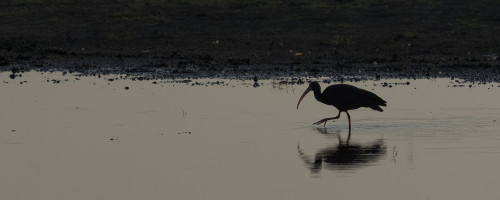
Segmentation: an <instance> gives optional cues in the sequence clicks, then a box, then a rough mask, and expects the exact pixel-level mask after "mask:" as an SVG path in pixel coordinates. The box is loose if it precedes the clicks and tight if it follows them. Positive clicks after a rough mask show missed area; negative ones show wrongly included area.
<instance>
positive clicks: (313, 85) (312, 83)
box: [297, 81, 321, 110]
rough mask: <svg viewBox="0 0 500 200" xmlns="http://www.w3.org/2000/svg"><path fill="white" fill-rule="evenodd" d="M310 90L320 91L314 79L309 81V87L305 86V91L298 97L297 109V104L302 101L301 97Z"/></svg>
mask: <svg viewBox="0 0 500 200" xmlns="http://www.w3.org/2000/svg"><path fill="white" fill-rule="evenodd" d="M310 91H321V86H320V85H319V83H318V82H316V81H314V82H311V83H309V87H307V89H306V91H304V93H303V94H302V96H301V97H300V99H299V103H297V110H298V109H299V104H300V102H301V101H302V99H303V98H304V97H305V96H306V95H307V93H309V92H310Z"/></svg>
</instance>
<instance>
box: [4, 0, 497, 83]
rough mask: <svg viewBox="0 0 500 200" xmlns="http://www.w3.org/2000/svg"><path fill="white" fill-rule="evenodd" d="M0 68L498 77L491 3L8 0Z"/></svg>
mask: <svg viewBox="0 0 500 200" xmlns="http://www.w3.org/2000/svg"><path fill="white" fill-rule="evenodd" d="M0 4H1V6H0V15H2V16H3V17H2V18H0V68H1V69H2V70H3V71H12V70H13V71H16V70H17V71H27V70H41V71H66V72H81V73H84V74H88V75H99V74H109V73H113V74H128V75H130V76H133V77H141V78H145V79H163V78H203V77H212V78H217V77H221V78H232V77H240V78H248V79H250V78H253V77H255V76H257V77H259V78H260V79H268V78H275V77H283V76H285V77H324V76H327V77H332V79H333V80H342V79H361V80H362V79H381V78H382V79H383V78H432V77H452V78H453V77H457V78H463V79H466V80H469V81H481V82H499V81H500V78H499V75H498V74H499V73H498V71H499V70H500V61H499V60H498V59H497V56H498V53H499V52H500V37H498V33H500V28H499V27H500V17H499V16H498V14H497V13H498V10H500V4H498V3H496V2H495V1H488V0H486V1H480V2H469V1H438V2H436V1H418V2H407V1H396V0H394V1H392V0H389V1H383V2H380V1H371V0H368V1H356V0H354V1H328V2H327V1H300V0H294V1H278V0H275V1H236V0H234V1H232V0H219V1H215V0H214V1H195V0H188V1H176V0H174V1H169V2H163V3H159V2H156V1H147V0H143V1H117V0H105V1H94V2H92V1H90V2H89V1H85V2H80V1H65V2H63V3H61V2H55V1H50V0H42V1H36V2H32V1H7V2H3V3H0Z"/></svg>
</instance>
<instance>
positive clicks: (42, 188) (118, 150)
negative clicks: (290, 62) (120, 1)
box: [0, 72, 500, 200]
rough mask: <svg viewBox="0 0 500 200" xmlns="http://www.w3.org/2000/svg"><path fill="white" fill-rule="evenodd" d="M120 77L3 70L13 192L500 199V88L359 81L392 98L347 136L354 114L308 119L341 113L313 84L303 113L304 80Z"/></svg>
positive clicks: (1, 149) (365, 113) (1, 137)
mask: <svg viewBox="0 0 500 200" xmlns="http://www.w3.org/2000/svg"><path fill="white" fill-rule="evenodd" d="M110 78H114V76H109V77H106V78H104V77H103V78H100V79H99V78H97V77H78V76H73V75H65V76H63V75H62V74H60V73H39V72H29V73H24V74H22V77H17V78H16V79H10V78H9V74H7V73H2V74H0V79H2V80H1V82H0V94H1V95H2V101H3V103H2V104H0V112H2V115H1V118H0V127H1V129H0V144H1V145H0V158H1V159H2V162H1V164H0V192H1V194H2V197H3V198H5V199H50V200H53V199H120V200H124V199H310V198H316V199H332V198H335V199H363V198H370V199H473V198H479V199H495V198H498V197H499V196H500V191H499V190H498V188H500V175H498V169H499V168H500V133H499V132H500V125H499V123H500V122H499V121H498V120H499V119H498V116H499V114H500V101H499V99H500V87H498V84H487V85H476V84H474V85H471V88H469V86H468V85H469V84H466V86H465V87H453V86H454V85H457V83H456V82H455V80H450V79H434V80H381V81H366V82H349V84H352V85H356V86H358V87H362V88H365V89H369V90H371V91H373V92H374V93H376V94H378V95H379V96H381V97H382V98H383V99H385V100H386V101H387V102H388V106H387V107H384V112H377V111H373V110H370V109H367V108H363V109H358V110H354V111H351V112H350V114H351V117H352V132H351V136H350V137H349V133H348V130H347V128H348V122H347V117H346V115H345V114H344V113H343V114H342V115H341V118H340V119H338V120H336V121H335V122H329V123H327V126H326V127H323V126H315V125H311V124H312V123H313V122H316V121H318V120H320V119H322V118H325V117H333V116H335V115H336V114H337V111H336V109H335V108H333V107H331V106H326V105H323V104H321V103H318V102H317V101H316V100H315V99H314V97H313V95H312V94H310V95H308V96H306V98H304V100H303V101H302V103H301V105H300V107H299V109H298V110H297V109H296V105H297V101H298V99H299V97H300V95H301V94H302V92H303V91H304V90H305V89H306V88H307V85H277V84H273V82H272V81H259V82H260V83H261V86H260V87H256V88H254V87H252V84H253V81H246V82H245V81H238V80H193V81H192V82H190V83H187V84H186V83H179V82H171V81H156V84H153V81H132V80H121V79H116V80H113V81H109V80H108V79H110ZM76 79H79V80H76ZM53 80H54V81H53ZM55 80H60V83H57V81H55ZM24 81H26V82H24ZM216 81H224V84H218V85H217V84H215V85H210V86H206V85H202V86H191V85H192V84H193V83H194V82H202V83H206V82H216ZM383 82H387V83H389V84H390V85H392V86H393V87H382V85H383ZM406 82H409V83H410V84H409V85H406V84H394V83H406ZM374 84H375V85H374ZM321 85H322V86H323V88H324V87H325V86H326V85H327V84H324V83H322V84H321ZM126 87H128V89H125V88H126Z"/></svg>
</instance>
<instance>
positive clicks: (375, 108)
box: [370, 105, 384, 112]
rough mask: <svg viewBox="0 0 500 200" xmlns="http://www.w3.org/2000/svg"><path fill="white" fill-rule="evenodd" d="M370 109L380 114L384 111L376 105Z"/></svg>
mask: <svg viewBox="0 0 500 200" xmlns="http://www.w3.org/2000/svg"><path fill="white" fill-rule="evenodd" d="M370 108H371V109H373V110H378V111H380V112H382V111H384V110H382V108H380V106H378V105H373V106H370Z"/></svg>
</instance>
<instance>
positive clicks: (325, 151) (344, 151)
mask: <svg viewBox="0 0 500 200" xmlns="http://www.w3.org/2000/svg"><path fill="white" fill-rule="evenodd" d="M316 131H317V132H318V133H321V134H325V135H327V136H334V137H336V138H337V139H338V144H336V145H332V146H328V147H324V148H321V149H318V150H317V151H316V153H315V155H314V156H312V155H306V154H305V153H304V149H303V148H301V147H300V144H299V145H297V149H298V153H299V157H300V159H301V160H302V161H304V164H305V165H306V167H307V168H308V169H309V170H310V171H311V173H312V174H319V173H320V172H321V170H356V169H359V168H362V167H365V166H370V165H373V164H374V163H375V162H377V161H378V160H380V159H381V158H382V157H383V155H385V154H386V152H387V146H386V145H385V142H384V140H383V139H381V138H380V139H376V140H374V141H371V142H367V143H356V142H351V141H350V140H351V131H349V135H348V136H347V139H346V140H342V138H341V136H340V130H338V131H332V130H328V129H327V128H317V129H316Z"/></svg>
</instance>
